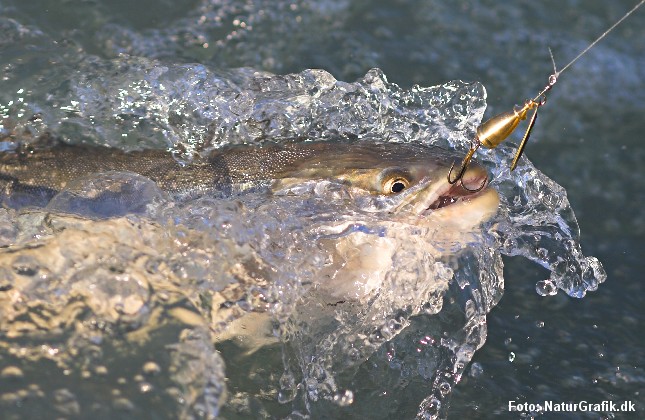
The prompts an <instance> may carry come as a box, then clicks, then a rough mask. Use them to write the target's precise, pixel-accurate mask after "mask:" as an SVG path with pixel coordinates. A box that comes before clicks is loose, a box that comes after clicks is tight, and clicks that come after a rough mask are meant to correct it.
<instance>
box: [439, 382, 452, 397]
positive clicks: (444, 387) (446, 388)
mask: <svg viewBox="0 0 645 420" xmlns="http://www.w3.org/2000/svg"><path fill="white" fill-rule="evenodd" d="M451 389H452V388H451V387H450V384H449V383H448V382H442V383H441V384H440V385H439V392H441V395H442V396H444V397H445V396H446V395H448V394H449V393H450V390H451Z"/></svg>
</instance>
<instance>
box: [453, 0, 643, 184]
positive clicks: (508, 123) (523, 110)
mask: <svg viewBox="0 0 645 420" xmlns="http://www.w3.org/2000/svg"><path fill="white" fill-rule="evenodd" d="M643 3H645V0H641V2H640V3H638V4H637V5H636V6H634V7H633V8H632V9H631V10H630V11H629V12H627V13H625V15H623V17H622V18H620V19H619V20H618V21H617V22H616V23H614V24H613V25H612V26H611V27H610V28H609V29H607V30H606V31H605V32H603V34H602V35H600V36H599V37H598V38H596V40H595V41H593V42H592V43H591V44H589V46H587V48H585V49H584V50H582V52H580V54H578V55H577V56H576V57H575V58H574V59H573V60H571V61H570V62H569V63H568V64H567V65H566V66H564V67H563V68H562V70H559V71H558V70H557V68H556V66H555V60H554V59H553V54H552V53H551V50H550V49H549V53H551V61H553V74H552V75H550V76H549V81H548V83H547V85H546V86H545V87H544V88H543V89H542V91H540V93H538V94H537V95H536V96H535V98H533V99H528V100H527V101H526V102H525V103H524V106H522V107H519V106H515V107H514V108H513V110H511V111H507V112H503V113H501V114H498V115H496V116H494V117H492V118H491V119H489V120H487V121H486V122H484V123H482V124H480V125H479V126H478V127H477V131H476V133H475V138H474V139H473V141H472V143H471V145H470V149H469V150H468V153H467V154H466V156H465V157H464V159H463V161H462V162H461V167H460V168H459V172H457V176H455V177H454V178H452V173H453V171H454V169H455V163H454V162H453V164H452V166H451V167H450V171H449V172H448V182H449V183H450V184H454V183H456V182H458V181H461V186H462V188H464V189H466V190H468V191H472V192H476V191H479V190H481V189H482V188H484V186H485V185H486V183H487V182H488V180H487V179H485V180H484V182H483V183H482V184H481V186H480V187H478V188H476V189H474V190H472V189H470V188H468V187H466V186H465V185H464V183H463V176H464V173H465V172H466V169H468V165H469V164H470V161H471V159H472V157H473V155H474V154H475V152H476V151H477V149H479V147H480V146H482V147H485V148H487V149H494V148H496V147H497V146H499V145H500V144H501V143H502V142H504V140H506V139H507V138H508V136H510V135H511V133H513V131H515V129H516V128H517V126H518V125H519V124H520V122H521V121H523V120H525V119H526V118H527V116H528V113H529V111H531V110H532V111H533V114H532V115H531V119H530V120H529V125H528V127H527V128H526V131H525V133H524V137H523V138H522V141H521V142H520V145H519V146H518V148H517V152H515V157H514V158H513V162H512V163H511V171H513V170H515V167H516V166H517V162H518V161H519V159H520V157H521V156H522V153H523V152H524V148H525V147H526V143H527V142H528V141H529V137H530V136H531V131H532V130H533V126H534V125H535V121H536V120H537V114H538V110H539V109H540V107H542V106H543V105H544V104H546V93H547V92H548V91H549V90H551V88H553V86H554V85H555V84H556V82H557V81H558V77H559V76H560V75H561V74H562V73H563V72H564V71H565V70H566V69H567V68H568V67H569V66H571V65H572V64H573V63H574V62H576V60H578V59H579V58H580V57H582V56H583V55H584V54H586V53H587V51H589V50H590V49H591V48H593V47H594V46H595V45H596V44H597V43H598V42H599V41H600V40H601V39H603V38H604V37H605V36H606V35H607V34H609V33H610V32H611V31H613V30H614V28H615V27H616V26H618V25H619V24H620V23H621V22H622V21H623V20H625V19H627V17H629V15H631V14H632V13H634V12H635V11H636V9H638V8H639V7H641V6H642V5H643Z"/></svg>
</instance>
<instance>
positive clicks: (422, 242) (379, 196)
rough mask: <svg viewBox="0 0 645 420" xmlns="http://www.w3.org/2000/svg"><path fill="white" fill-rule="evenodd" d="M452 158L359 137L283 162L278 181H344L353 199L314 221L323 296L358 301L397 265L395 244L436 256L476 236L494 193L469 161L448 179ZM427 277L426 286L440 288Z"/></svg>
mask: <svg viewBox="0 0 645 420" xmlns="http://www.w3.org/2000/svg"><path fill="white" fill-rule="evenodd" d="M460 161H461V158H460V156H458V155H456V154H454V153H452V152H449V151H446V150H445V149H441V148H438V147H429V146H424V145H418V144H408V143H375V144H373V143H367V142H365V143H358V144H351V145H333V144H332V145H325V148H324V149H322V150H320V152H319V153H316V156H315V157H313V158H312V159H308V160H307V161H304V162H303V163H301V164H299V165H297V166H292V167H290V168H289V174H288V176H286V177H284V178H283V179H282V180H281V181H280V186H281V187H288V186H290V185H294V184H297V183H298V182H302V180H314V181H316V180H326V181H332V182H336V183H340V184H344V185H345V186H346V189H347V190H348V191H349V193H350V195H351V198H353V199H354V200H350V202H353V203H355V205H356V206H357V207H358V208H359V209H360V210H361V212H359V213H351V212H350V213H351V214H349V216H348V215H340V214H339V215H336V219H337V220H335V221H333V222H332V223H328V224H327V225H325V226H324V227H322V228H321V231H322V232H321V238H322V239H321V240H320V241H319V243H320V244H321V247H322V248H323V249H324V252H325V254H326V255H327V256H328V260H329V263H328V264H327V265H326V266H325V268H324V269H323V271H322V273H321V275H320V276H319V278H320V279H324V280H321V287H320V288H319V292H321V293H323V295H326V296H331V298H329V299H331V300H341V301H342V300H365V299H367V298H368V297H369V296H371V294H372V292H373V291H376V290H379V289H381V288H382V287H384V285H385V284H386V282H387V281H389V280H387V279H388V278H392V277H389V276H388V273H391V272H392V271H396V270H397V268H396V267H398V265H397V264H400V259H399V258H398V257H397V255H398V253H400V252H402V250H410V249H416V250H419V252H421V253H425V254H428V255H431V256H432V258H439V257H440V255H446V254H448V255H452V254H453V253H454V252H457V251H458V250H460V249H463V248H465V247H466V246H468V244H471V243H472V241H473V240H477V239H476V237H477V234H478V233H479V232H480V231H481V225H482V223H484V222H486V221H487V220H489V219H491V218H492V217H493V216H494V215H495V213H496V211H497V208H498V205H499V196H498V194H497V192H496V191H495V190H494V189H493V188H491V187H490V186H489V177H488V174H487V171H486V170H485V169H484V168H483V167H482V166H481V165H479V164H477V163H476V162H474V161H473V162H471V164H470V165H469V167H468V169H467V170H466V171H465V173H464V175H463V178H462V180H460V181H459V182H456V183H453V184H451V183H450V182H448V173H449V172H450V168H451V166H452V165H453V162H454V163H455V165H459V163H460ZM366 213H369V216H365V214H366ZM361 215H362V216H361ZM325 223H327V222H325ZM374 224H378V225H379V226H380V227H381V228H384V230H382V229H380V228H375V229H374V227H375V225H374ZM357 225H365V226H367V227H368V229H367V231H366V230H365V229H357V228H356V226H357ZM374 232H386V233H384V234H375V233H374ZM473 234H474V235H475V236H473ZM474 238H475V239H474ZM430 283H431V286H427V287H436V288H437V289H440V288H443V287H446V283H445V282H443V283H442V282H439V281H435V282H430ZM324 299H327V298H324Z"/></svg>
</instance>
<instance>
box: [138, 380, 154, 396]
mask: <svg viewBox="0 0 645 420" xmlns="http://www.w3.org/2000/svg"><path fill="white" fill-rule="evenodd" d="M153 389H154V387H153V386H152V384H150V383H149V382H141V383H140V384H139V391H141V393H142V394H145V393H147V392H150V391H152V390H153Z"/></svg>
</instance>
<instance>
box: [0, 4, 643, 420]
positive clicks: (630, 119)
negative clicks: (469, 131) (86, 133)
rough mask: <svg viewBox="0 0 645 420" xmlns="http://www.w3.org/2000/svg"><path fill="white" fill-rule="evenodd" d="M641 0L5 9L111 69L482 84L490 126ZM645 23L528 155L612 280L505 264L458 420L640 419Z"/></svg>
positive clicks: (607, 57) (587, 72) (610, 55)
mask: <svg viewBox="0 0 645 420" xmlns="http://www.w3.org/2000/svg"><path fill="white" fill-rule="evenodd" d="M634 3H635V2H634V1H626V0H621V1H612V2H607V1H601V0H597V1H596V0H587V1H584V2H583V1H577V0H567V1H555V0H545V1H537V2H536V1H515V2H496V1H492V0H491V1H477V2H469V1H450V2H448V1H429V0H428V1H419V0H393V1H390V0H388V1H386V0H382V1H369V0H363V1H361V0H353V1H352V0H322V1H293V2H283V1H269V0H267V1H262V0H247V1H234V0H230V1H228V2H226V1H215V0H212V1H206V0H204V1H199V0H187V1H183V2H175V1H170V0H156V1H152V0H150V1H140V2H137V3H133V2H126V1H120V0H119V1H117V0H114V1H111V2H101V1H90V0H66V1H54V0H49V1H48V0H38V1H35V0H34V1H29V2H23V1H18V0H0V16H1V17H5V18H11V19H13V21H15V22H19V23H20V24H21V25H24V26H25V27H26V28H28V30H25V31H23V33H24V36H26V37H35V36H41V35H43V34H44V35H43V36H46V37H49V38H51V39H52V40H54V41H55V42H56V43H58V44H60V45H67V46H69V48H70V50H74V49H78V50H81V49H82V50H83V51H85V53H88V54H93V55H95V56H97V57H100V58H110V57H115V56H117V55H118V54H119V53H127V54H132V55H134V56H136V55H141V56H145V57H154V58H157V59H160V60H162V61H163V60H166V61H168V62H175V63H177V62H186V63H195V62H197V63H202V64H204V65H205V66H208V67H209V68H217V69H221V70H223V71H225V70H226V69H229V68H234V67H241V66H242V67H251V68H254V69H258V70H266V71H269V72H272V73H279V74H284V73H290V72H298V71H301V70H304V69H308V68H322V69H325V70H327V71H329V72H330V73H331V74H333V76H334V77H335V78H336V79H338V80H344V81H353V80H355V79H356V78H358V77H362V76H363V75H364V74H365V73H366V72H367V71H368V70H369V69H370V68H372V67H379V68H381V69H382V70H383V71H384V72H385V74H386V75H387V76H388V79H389V81H390V82H394V83H396V84H398V85H400V86H401V87H404V88H409V87H411V86H412V85H414V84H419V85H421V86H431V85H436V84H442V83H445V82H447V81H449V80H455V79H461V80H467V81H479V82H481V83H482V84H483V85H484V86H485V87H486V90H487V92H488V98H487V102H488V108H487V111H486V117H489V116H492V115H494V114H496V113H498V112H502V111H505V110H508V109H510V108H511V107H512V106H513V105H514V104H516V103H522V102H523V101H524V100H525V99H526V98H529V97H533V96H534V95H535V94H536V93H537V92H538V90H539V89H541V88H542V87H543V86H544V85H545V83H546V81H547V77H548V75H549V74H551V73H552V64H551V61H550V58H549V53H548V48H549V47H550V48H551V49H552V51H553V54H554V56H555V60H556V64H557V65H559V66H563V65H564V64H565V63H567V62H568V61H569V60H570V59H571V58H573V57H574V56H575V55H576V54H577V53H578V52H579V51H581V50H582V49H583V48H584V47H586V45H588V43H589V42H591V41H592V40H593V39H595V37H596V36H597V35H599V34H600V33H602V32H603V31H604V30H605V29H606V28H607V27H608V26H609V25H610V24H611V23H613V22H614V21H616V20H617V19H618V18H620V17H621V16H622V15H623V13H624V12H625V11H627V10H628V9H630V8H631V7H632V6H633V4H634ZM644 23H645V10H639V11H638V12H637V13H636V14H634V15H633V16H632V17H631V18H630V19H629V20H627V21H625V22H624V23H623V24H622V25H621V26H620V27H618V28H617V29H616V30H615V31H614V32H612V33H611V34H610V35H609V36H608V37H607V38H606V39H604V40H603V41H602V42H601V43H600V44H599V45H597V46H596V47H595V48H594V49H593V50H591V51H590V52H589V53H588V54H587V55H586V56H584V57H583V58H581V59H580V60H579V61H578V62H577V63H576V64H575V65H574V66H573V67H571V68H570V69H568V70H567V71H566V72H565V73H563V75H562V76H561V78H560V80H559V81H558V84H557V85H556V86H555V88H554V89H553V91H552V93H551V94H550V95H549V99H548V103H547V105H546V106H545V107H544V108H542V110H541V112H540V118H539V119H538V122H537V125H536V127H535V129H534V131H533V134H532V138H531V142H530V144H529V145H528V148H527V150H526V155H527V156H528V157H529V159H530V160H531V161H532V162H533V163H534V164H535V166H536V167H538V168H539V169H540V170H541V171H543V172H544V173H546V174H547V175H548V176H549V177H551V178H552V179H554V180H556V181H557V182H558V183H559V184H561V185H563V186H564V187H565V188H566V190H567V193H568V198H569V200H570V202H571V205H572V208H573V209H574V211H575V212H576V215H577V218H578V222H579V224H580V228H581V238H582V246H583V251H584V252H585V254H587V255H594V256H596V257H598V258H599V259H600V261H601V262H602V263H603V264H604V267H605V270H606V271H607V275H608V278H607V281H606V282H605V283H604V284H602V285H601V286H600V287H599V289H598V290H597V291H596V292H592V293H588V294H587V295H586V296H585V297H584V298H583V299H575V298H571V297H568V296H567V295H565V294H564V293H562V292H560V293H559V294H558V295H556V296H550V297H542V296H540V295H538V294H537V293H536V291H535V284H536V283H537V282H538V281H540V280H543V279H545V278H546V277H547V276H548V273H547V272H546V271H545V270H543V269H541V268H539V267H538V266H536V265H535V264H533V263H530V262H528V261H527V260H526V259H522V258H506V259H505V263H506V265H505V279H506V284H505V292H504V297H503V298H502V300H501V302H500V304H499V305H498V306H497V307H495V308H494V309H493V310H492V312H491V313H490V314H489V315H488V339H487V342H486V344H485V346H484V347H483V348H482V349H481V350H480V351H478V352H477V353H476V354H475V357H474V359H473V363H472V364H471V367H470V369H469V370H467V372H468V374H467V375H465V377H464V379H463V380H462V382H461V383H460V384H459V385H458V386H457V387H456V389H455V391H454V394H453V398H452V402H451V408H450V412H449V413H450V414H449V417H450V418H459V417H464V418H480V417H484V418H485V417H490V416H492V415H493V414H499V415H502V416H503V417H507V418H518V417H519V415H518V414H517V413H509V412H508V410H507V406H508V401H510V400H515V401H518V402H528V403H541V402H542V401H544V400H547V399H548V400H554V401H556V402H557V401H573V402H576V401H580V400H586V401H590V402H600V401H603V400H611V401H615V402H622V401H633V402H634V403H635V404H636V407H637V409H638V410H639V411H638V413H637V415H638V414H640V416H642V415H643V411H644V410H645V395H644V392H645V366H644V362H645V335H643V334H642V325H644V322H645V319H644V318H645V310H644V309H643V298H642V296H643V293H644V290H643V288H644V286H643V274H642V273H643V269H645V263H644V262H643V261H644V260H643V257H644V256H645V241H644V239H645V211H644V210H643V202H644V200H643V198H644V191H645V188H644V187H645V180H644V179H645V178H644V177H643V170H642V167H643V163H645V151H644V149H643V146H642V144H643V132H644V131H645V118H644V117H643V115H645V24H644ZM4 42H5V43H6V45H10V46H11V42H15V40H6V39H5V40H4ZM16 54H18V53H17V52H16ZM11 55H12V50H11V48H9V49H8V50H5V52H4V57H5V59H4V60H3V61H4V62H0V66H2V72H3V77H7V75H9V74H11V73H12V72H14V71H28V68H27V69H26V68H25V67H24V66H23V67H20V65H19V63H14V62H12V61H11ZM38 55H39V51H34V60H36V61H37V60H38ZM71 56H72V55H70V57H71ZM65 58H66V57H65V55H61V56H60V57H58V59H60V60H65ZM49 59H50V60H51V57H50V58H49ZM51 64H52V65H56V63H55V62H52V63H51ZM17 68H18V70H17ZM514 141H516V142H517V138H516V139H515V140H514ZM480 153H481V152H480ZM483 153H495V151H485V152H483ZM411 411H412V412H415V411H416V406H415V407H413V408H411ZM534 414H535V415H537V417H538V418H555V417H554V415H553V414H544V415H540V413H534ZM605 415H607V414H605ZM598 417H599V415H597V414H593V413H591V414H583V413H577V414H567V415H558V416H557V418H598ZM610 417H611V415H610ZM616 418H623V415H620V414H617V415H616ZM635 418H636V417H635Z"/></svg>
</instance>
